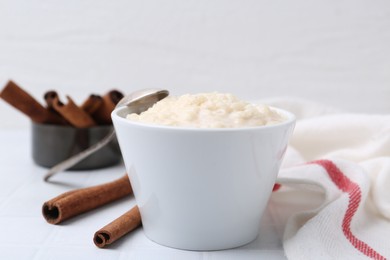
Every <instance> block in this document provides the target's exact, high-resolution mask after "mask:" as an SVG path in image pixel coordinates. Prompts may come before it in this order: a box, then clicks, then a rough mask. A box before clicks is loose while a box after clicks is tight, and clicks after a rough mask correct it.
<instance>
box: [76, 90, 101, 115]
mask: <svg viewBox="0 0 390 260" xmlns="http://www.w3.org/2000/svg"><path fill="white" fill-rule="evenodd" d="M102 104H103V98H102V97H101V96H99V95H94V94H91V95H90V96H89V97H88V98H87V99H86V100H85V101H84V103H83V104H82V105H81V109H82V110H84V111H85V112H87V113H88V114H89V115H93V114H94V113H95V112H96V110H98V109H99V107H100V106H101V105H102Z"/></svg>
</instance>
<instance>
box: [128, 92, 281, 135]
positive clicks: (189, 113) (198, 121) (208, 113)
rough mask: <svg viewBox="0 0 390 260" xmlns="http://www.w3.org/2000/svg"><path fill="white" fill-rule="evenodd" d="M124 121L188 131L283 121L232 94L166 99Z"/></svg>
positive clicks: (274, 112) (270, 112)
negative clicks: (187, 128)
mask: <svg viewBox="0 0 390 260" xmlns="http://www.w3.org/2000/svg"><path fill="white" fill-rule="evenodd" d="M127 119H129V120H132V121H137V122H142V123H150V124H156V125H166V126H178V127H191V128H239V127H254V126H265V125H273V124H277V123H280V122H283V121H285V120H286V118H285V117H283V116H282V115H280V114H279V113H278V112H277V111H276V110H274V109H272V108H270V107H268V106H266V105H256V104H251V103H248V102H245V101H242V100H239V99H238V98H236V97H235V96H234V95H232V94H223V93H217V92H213V93H201V94H193V95H191V94H187V95H183V96H180V97H173V96H168V97H166V98H164V99H163V100H160V101H159V102H157V103H156V104H154V105H153V106H152V107H150V108H149V109H148V110H146V111H144V112H142V113H141V114H135V113H133V114H129V115H128V116H127Z"/></svg>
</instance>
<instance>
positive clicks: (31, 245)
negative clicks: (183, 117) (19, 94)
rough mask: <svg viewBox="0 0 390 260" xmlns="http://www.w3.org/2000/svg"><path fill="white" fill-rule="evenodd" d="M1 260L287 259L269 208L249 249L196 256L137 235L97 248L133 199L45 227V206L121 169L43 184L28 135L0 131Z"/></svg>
mask: <svg viewBox="0 0 390 260" xmlns="http://www.w3.org/2000/svg"><path fill="white" fill-rule="evenodd" d="M0 144H1V145H0V165H1V174H0V187H1V189H0V223H1V236H0V259H29V260H31V259H56V260H60V259H67V260H68V259H186V260H187V259H188V260H191V259H224V260H226V259H244V260H245V259H285V256H284V252H283V248H282V243H281V230H282V227H281V226H280V224H279V225H278V224H277V222H276V221H274V219H273V217H272V214H271V213H272V205H271V204H270V205H269V206H268V208H267V211H266V212H265V215H264V217H263V220H262V225H261V230H260V236H259V237H258V239H257V240H256V241H254V242H252V243H251V244H248V245H246V246H243V247H240V248H236V249H231V250H223V251H212V252H194V251H184V250H177V249H172V248H168V247H164V246H160V245H158V244H156V243H154V242H152V241H150V240H148V239H147V238H146V237H145V235H144V234H143V232H142V229H138V230H136V231H135V232H133V233H131V234H129V235H127V236H125V237H123V238H122V239H121V240H119V241H117V242H116V243H115V244H113V245H112V246H110V247H108V248H107V249H99V248H97V247H96V246H95V245H94V244H93V241H92V238H93V234H94V233H95V231H97V230H98V229H99V228H101V227H103V226H104V225H106V224H108V223H109V222H111V221H112V220H114V219H115V218H117V217H118V216H120V215H121V214H123V213H124V212H126V211H127V210H128V209H129V208H130V207H132V206H133V205H134V204H135V201H134V198H132V197H129V198H126V199H122V200H120V201H118V202H115V203H113V204H110V205H107V206H104V207H102V208H99V209H96V210H94V211H92V212H88V213H86V214H83V215H81V216H78V217H75V218H73V219H71V220H69V221H66V222H64V223H63V224H60V225H50V224H48V223H46V221H45V220H44V218H43V217H42V214H41V207H42V204H43V202H45V201H46V200H48V199H51V198H53V197H55V196H57V195H59V194H61V193H63V192H65V191H68V190H71V189H75V188H82V187H87V186H92V185H95V184H100V183H104V182H108V181H110V180H114V179H116V178H119V177H120V176H122V175H123V174H124V171H125V170H124V166H123V165H118V166H115V167H111V168H106V169H101V170H94V171H82V172H66V173H60V174H59V175H57V176H55V177H53V179H52V183H50V184H48V183H45V182H43V180H42V177H43V175H44V174H45V172H46V169H44V168H42V167H39V166H36V165H35V164H34V162H33V161H32V158H31V145H30V131H29V129H15V130H13V129H7V130H4V129H3V130H0Z"/></svg>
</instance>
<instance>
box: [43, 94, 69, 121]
mask: <svg viewBox="0 0 390 260" xmlns="http://www.w3.org/2000/svg"><path fill="white" fill-rule="evenodd" d="M43 99H44V100H45V102H46V109H47V110H49V111H51V112H53V113H55V114H56V115H58V116H59V117H60V118H61V120H62V121H63V122H62V124H63V125H68V124H69V123H68V122H67V121H66V120H65V118H63V117H62V116H61V115H60V114H59V113H58V112H57V111H56V110H55V109H54V107H53V103H54V100H56V99H58V100H59V97H58V93H57V92H56V91H54V90H49V91H47V92H46V93H45V94H44V95H43ZM59 102H60V101H59ZM61 104H62V103H61Z"/></svg>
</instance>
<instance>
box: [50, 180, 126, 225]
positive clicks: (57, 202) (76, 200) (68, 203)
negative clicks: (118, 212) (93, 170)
mask: <svg viewBox="0 0 390 260" xmlns="http://www.w3.org/2000/svg"><path fill="white" fill-rule="evenodd" d="M132 193H133V190H132V188H131V185H130V181H129V178H128V176H127V174H126V175H124V176H123V177H121V178H119V179H117V180H115V181H112V182H109V183H105V184H101V185H97V186H93V187H88V188H83V189H77V190H73V191H69V192H65V193H63V194H61V195H59V196H57V197H55V198H53V199H51V200H49V201H47V202H45V203H44V204H43V206H42V214H43V216H44V218H45V219H46V221H47V222H49V223H50V224H58V223H60V222H62V221H64V220H67V219H69V218H71V217H74V216H76V215H79V214H81V213H84V212H87V211H89V210H92V209H95V208H98V207H100V206H103V205H105V204H107V203H110V202H112V201H115V200H118V199H120V198H123V197H125V196H127V195H130V194H132Z"/></svg>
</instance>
